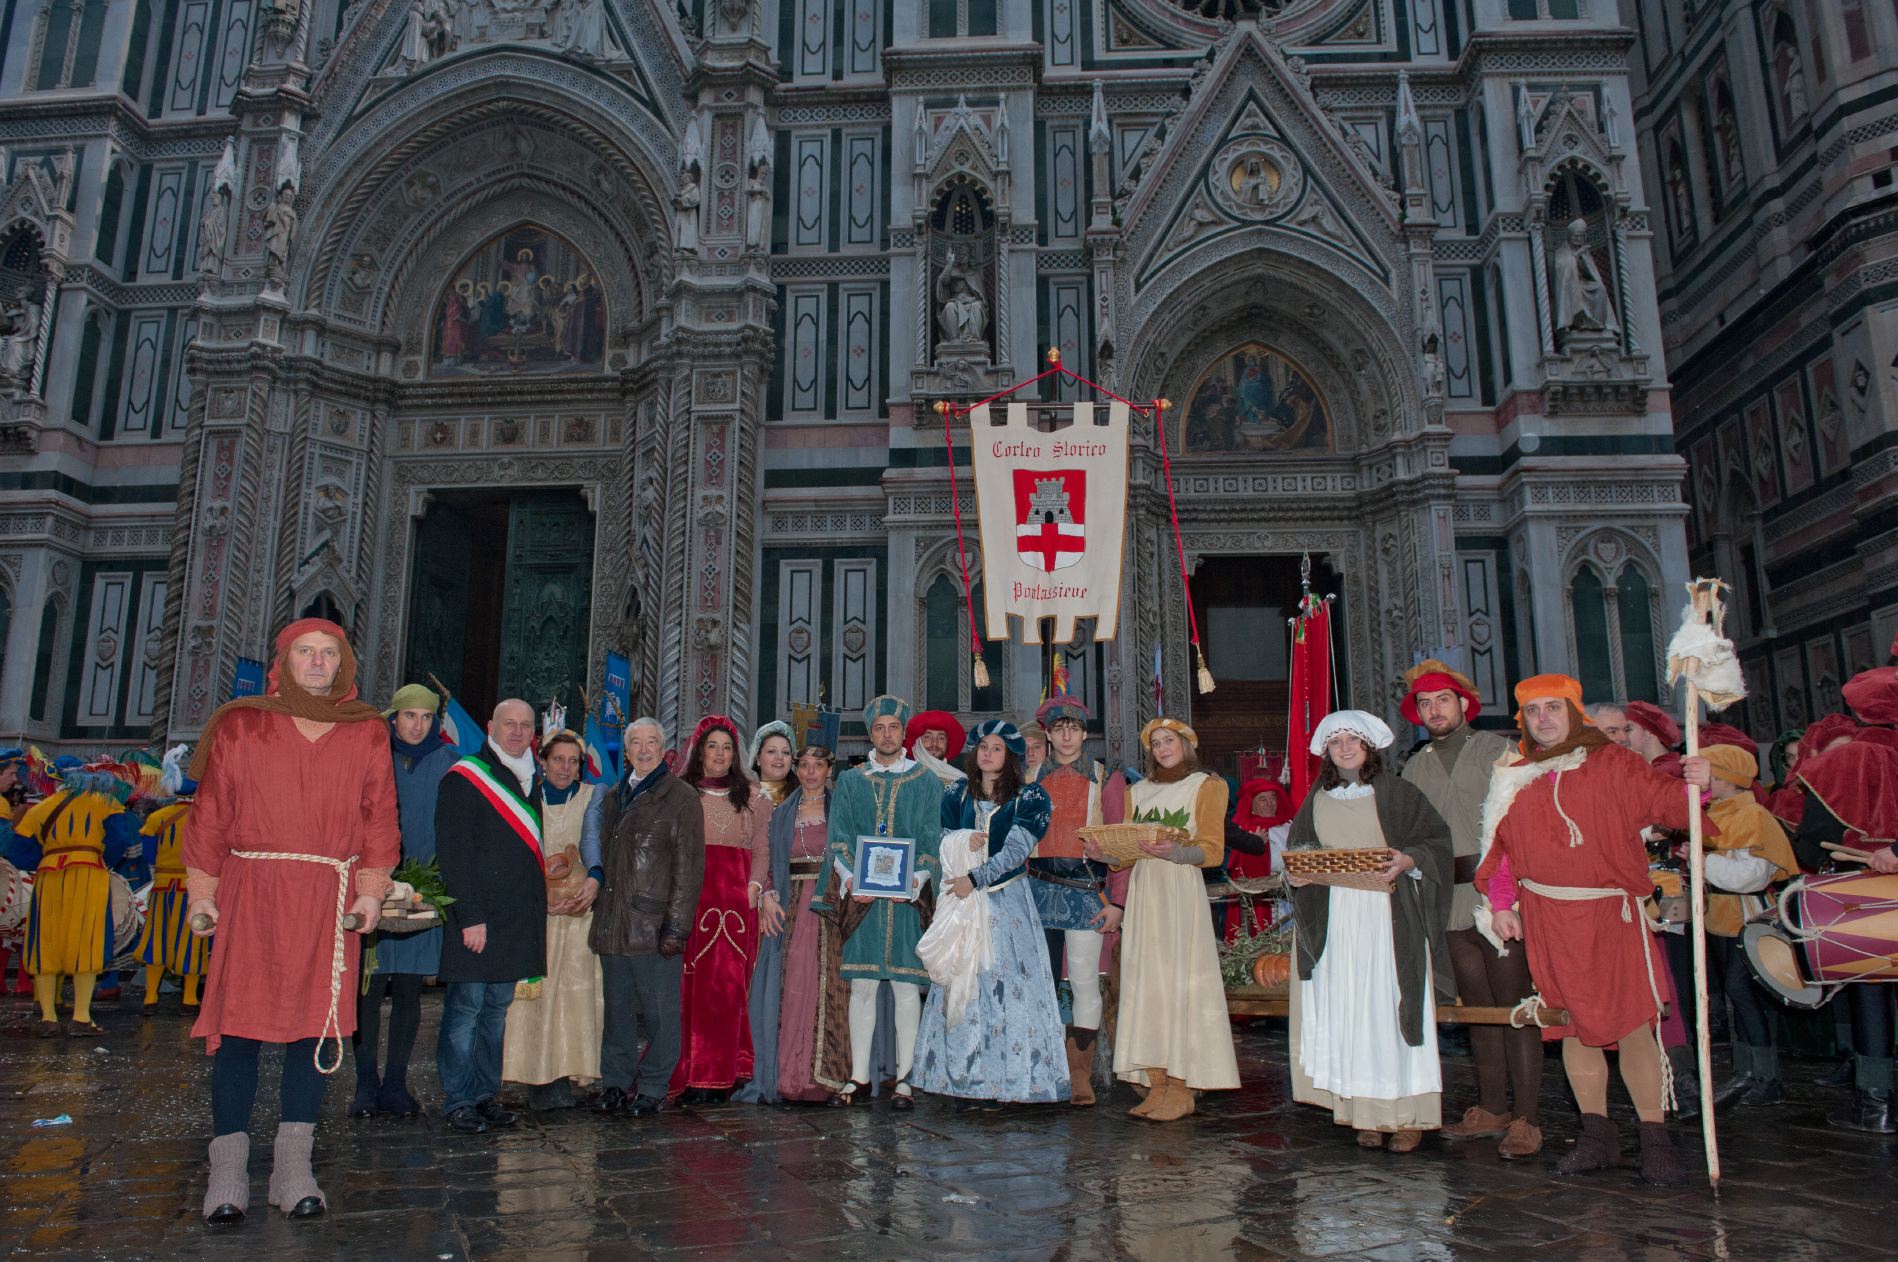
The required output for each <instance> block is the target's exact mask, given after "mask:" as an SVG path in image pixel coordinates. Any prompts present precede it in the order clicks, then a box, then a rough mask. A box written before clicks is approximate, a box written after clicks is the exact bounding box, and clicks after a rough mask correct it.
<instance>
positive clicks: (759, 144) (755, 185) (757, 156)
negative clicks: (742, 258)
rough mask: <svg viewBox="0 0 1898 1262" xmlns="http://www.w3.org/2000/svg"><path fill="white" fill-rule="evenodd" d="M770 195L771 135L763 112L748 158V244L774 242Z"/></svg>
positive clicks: (754, 247)
mask: <svg viewBox="0 0 1898 1262" xmlns="http://www.w3.org/2000/svg"><path fill="white" fill-rule="evenodd" d="M770 197H771V138H770V137H769V136H768V135H767V134H766V133H765V128H764V119H763V117H762V116H760V117H759V118H757V119H755V120H754V121H753V125H752V132H751V151H750V153H749V154H748V155H747V157H746V160H745V247H746V248H747V249H751V250H762V249H764V248H765V247H766V246H768V245H770V244H771V242H770V240H769V237H768V228H767V226H766V223H765V210H766V203H767V202H768V201H769V200H770Z"/></svg>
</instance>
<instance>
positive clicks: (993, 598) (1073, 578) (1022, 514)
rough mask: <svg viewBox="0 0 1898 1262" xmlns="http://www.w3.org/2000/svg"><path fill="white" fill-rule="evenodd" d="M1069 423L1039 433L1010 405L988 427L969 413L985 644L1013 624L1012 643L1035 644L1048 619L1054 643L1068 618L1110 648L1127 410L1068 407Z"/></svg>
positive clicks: (1116, 607) (1064, 635)
mask: <svg viewBox="0 0 1898 1262" xmlns="http://www.w3.org/2000/svg"><path fill="white" fill-rule="evenodd" d="M1073 406H1074V423H1073V424H1072V425H1070V426H1067V427H1066V428H1064V429H1058V430H1054V431H1052V432H1043V431H1041V430H1038V429H1036V428H1034V426H1032V425H1031V424H1030V423H1029V420H1028V406H1027V405H1026V404H1023V403H1010V404H1008V405H1007V408H1006V417H1007V419H1006V421H1004V422H1003V423H1000V424H997V423H996V421H995V418H994V415H993V413H992V412H991V410H990V408H989V406H988V405H987V404H983V405H981V406H978V407H976V408H975V409H973V410H972V411H971V412H970V413H969V439H970V450H971V454H972V459H973V463H974V466H975V498H976V513H977V517H978V519H979V521H980V525H981V534H982V573H983V576H984V577H983V593H984V603H985V605H986V611H985V614H984V626H985V628H986V630H985V638H987V639H991V640H1006V639H1008V638H1009V630H1010V628H1009V625H1008V620H1009V619H1010V618H1011V617H1015V618H1020V619H1021V620H1022V643H1024V644H1039V643H1041V620H1042V619H1043V618H1053V619H1054V620H1055V623H1054V642H1055V643H1057V644H1066V643H1067V642H1069V641H1070V640H1072V639H1073V638H1074V623H1075V620H1076V619H1077V618H1093V619H1095V624H1094V636H1095V638H1096V639H1099V640H1111V639H1113V638H1114V634H1115V630H1116V626H1117V623H1118V622H1119V616H1120V573H1121V553H1122V543H1123V539H1124V536H1125V533H1126V524H1127V435H1128V406H1127V405H1126V404H1125V403H1119V402H1116V403H1110V404H1108V405H1107V418H1106V421H1105V422H1104V423H1102V422H1098V421H1097V420H1096V419H1095V416H1096V405H1095V404H1092V403H1076V404H1074V405H1073Z"/></svg>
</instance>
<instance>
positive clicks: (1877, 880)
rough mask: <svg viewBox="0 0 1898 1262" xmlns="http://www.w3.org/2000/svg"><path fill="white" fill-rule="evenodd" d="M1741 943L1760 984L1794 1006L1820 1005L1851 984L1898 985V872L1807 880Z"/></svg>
mask: <svg viewBox="0 0 1898 1262" xmlns="http://www.w3.org/2000/svg"><path fill="white" fill-rule="evenodd" d="M1740 941H1741V944H1742V946H1743V947H1744V949H1745V951H1746V960H1747V963H1748V964H1749V965H1751V966H1752V969H1753V974H1754V976H1756V977H1758V978H1759V979H1760V984H1761V985H1763V986H1765V987H1766V988H1767V989H1768V990H1770V991H1772V992H1773V994H1774V995H1775V996H1776V997H1777V998H1778V999H1779V1000H1780V1001H1781V1002H1783V1003H1785V1004H1787V1005H1788V1006H1790V1007H1794V1008H1818V1007H1822V1006H1824V1004H1825V1003H1826V1002H1827V1001H1828V1000H1830V999H1831V998H1832V997H1833V996H1834V995H1836V994H1837V993H1838V992H1839V988H1840V987H1841V986H1844V985H1846V984H1847V983H1849V982H1891V981H1898V875H1892V876H1886V875H1883V874H1880V873H1877V872H1844V873H1840V874H1839V875H1837V876H1810V877H1801V878H1800V879H1799V880H1796V881H1794V882H1793V883H1792V884H1790V885H1788V886H1787V887H1786V890H1785V892H1784V893H1783V894H1781V895H1780V900H1779V907H1778V910H1777V912H1776V913H1774V914H1771V915H1768V916H1766V917H1763V918H1761V919H1759V920H1754V921H1752V922H1750V923H1749V924H1747V925H1746V927H1745V928H1744V929H1742V930H1741V931H1740Z"/></svg>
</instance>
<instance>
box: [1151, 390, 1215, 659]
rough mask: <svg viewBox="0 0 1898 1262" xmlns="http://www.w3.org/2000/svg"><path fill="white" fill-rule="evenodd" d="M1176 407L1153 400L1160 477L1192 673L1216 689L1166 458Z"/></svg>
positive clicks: (1162, 400) (1171, 464)
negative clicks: (1189, 642)
mask: <svg viewBox="0 0 1898 1262" xmlns="http://www.w3.org/2000/svg"><path fill="white" fill-rule="evenodd" d="M1172 406H1173V404H1172V402H1171V401H1170V400H1167V399H1155V400H1154V401H1153V426H1154V428H1155V429H1157V430H1159V431H1160V477H1161V478H1162V479H1163V480H1164V481H1165V482H1166V511H1167V516H1168V517H1170V518H1172V520H1173V552H1174V555H1175V556H1177V557H1178V558H1179V562H1180V591H1181V592H1183V593H1185V595H1186V625H1187V628H1188V629H1189V630H1190V631H1191V632H1192V635H1193V662H1194V671H1193V675H1194V678H1195V680H1197V682H1198V683H1199V690H1200V692H1202V693H1208V692H1211V691H1212V690H1213V672H1212V671H1210V670H1208V669H1206V650H1205V649H1203V648H1201V647H1200V644H1199V615H1198V614H1196V613H1194V612H1193V580H1192V579H1191V578H1190V577H1189V576H1188V575H1187V573H1186V542H1185V541H1184V540H1183V539H1181V538H1180V508H1179V505H1178V504H1176V503H1175V502H1174V500H1173V462H1172V461H1171V460H1169V459H1168V458H1167V449H1166V414H1167V409H1168V408H1171V407H1172Z"/></svg>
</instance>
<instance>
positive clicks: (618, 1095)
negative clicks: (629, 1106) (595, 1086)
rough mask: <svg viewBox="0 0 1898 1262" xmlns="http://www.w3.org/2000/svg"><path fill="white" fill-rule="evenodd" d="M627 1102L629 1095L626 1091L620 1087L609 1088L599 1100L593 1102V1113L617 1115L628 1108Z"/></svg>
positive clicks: (601, 1093) (601, 1094)
mask: <svg viewBox="0 0 1898 1262" xmlns="http://www.w3.org/2000/svg"><path fill="white" fill-rule="evenodd" d="M626 1100H627V1095H626V1093H625V1092H624V1091H622V1090H620V1089H619V1088H618V1087H608V1088H607V1089H606V1090H604V1091H602V1092H600V1095H599V1098H598V1099H596V1100H595V1101H594V1102H593V1111H594V1112H595V1113H617V1112H619V1111H620V1110H621V1109H622V1108H624V1107H626Z"/></svg>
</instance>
